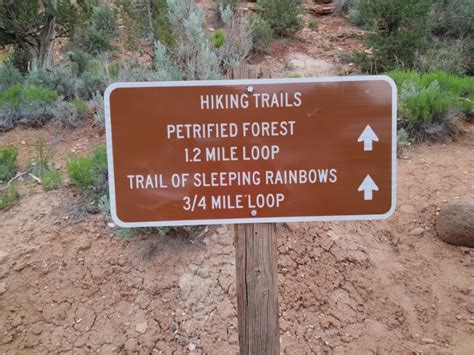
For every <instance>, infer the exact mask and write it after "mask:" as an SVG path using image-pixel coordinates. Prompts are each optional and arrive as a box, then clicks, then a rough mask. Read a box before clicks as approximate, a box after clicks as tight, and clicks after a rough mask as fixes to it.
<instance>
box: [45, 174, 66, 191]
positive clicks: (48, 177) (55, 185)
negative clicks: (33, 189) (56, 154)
mask: <svg viewBox="0 0 474 355" xmlns="http://www.w3.org/2000/svg"><path fill="white" fill-rule="evenodd" d="M40 179H41V186H43V189H44V191H49V190H55V189H59V188H61V187H62V182H61V180H62V173H61V170H49V171H46V172H44V173H43V174H41V176H40Z"/></svg>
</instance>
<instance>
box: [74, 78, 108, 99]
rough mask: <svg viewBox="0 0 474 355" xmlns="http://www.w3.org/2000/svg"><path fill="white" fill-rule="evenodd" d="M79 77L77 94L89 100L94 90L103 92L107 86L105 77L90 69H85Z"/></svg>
mask: <svg viewBox="0 0 474 355" xmlns="http://www.w3.org/2000/svg"><path fill="white" fill-rule="evenodd" d="M80 79H81V80H80V82H79V85H78V87H77V94H78V96H79V97H80V98H82V99H84V100H90V99H91V98H92V97H93V96H94V94H95V93H96V92H98V91H99V92H104V91H105V88H106V87H107V85H106V79H105V78H104V77H103V76H101V75H99V74H97V73H94V72H92V71H85V72H84V73H82V75H81V77H80Z"/></svg>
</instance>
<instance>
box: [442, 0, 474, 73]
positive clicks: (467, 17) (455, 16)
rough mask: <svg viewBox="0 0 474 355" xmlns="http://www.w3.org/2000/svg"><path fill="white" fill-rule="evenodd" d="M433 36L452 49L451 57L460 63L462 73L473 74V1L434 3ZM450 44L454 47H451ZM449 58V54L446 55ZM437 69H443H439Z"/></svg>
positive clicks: (459, 0)
mask: <svg viewBox="0 0 474 355" xmlns="http://www.w3.org/2000/svg"><path fill="white" fill-rule="evenodd" d="M435 9H436V15H437V19H438V21H437V26H436V29H435V34H436V35H437V36H438V37H440V38H441V39H442V40H443V41H444V42H446V43H448V44H450V45H448V46H447V47H448V48H451V47H454V49H455V50H456V51H455V52H454V53H452V54H453V55H455V57H457V61H458V62H460V63H461V65H462V70H463V73H466V74H469V75H473V74H474V21H473V19H474V0H444V1H436V6H435ZM452 43H453V44H454V45H452ZM446 57H447V58H449V54H448V53H447V54H446ZM438 69H444V68H442V67H439V68H438Z"/></svg>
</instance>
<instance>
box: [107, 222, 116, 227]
mask: <svg viewBox="0 0 474 355" xmlns="http://www.w3.org/2000/svg"><path fill="white" fill-rule="evenodd" d="M107 227H109V228H115V223H112V222H110V223H107Z"/></svg>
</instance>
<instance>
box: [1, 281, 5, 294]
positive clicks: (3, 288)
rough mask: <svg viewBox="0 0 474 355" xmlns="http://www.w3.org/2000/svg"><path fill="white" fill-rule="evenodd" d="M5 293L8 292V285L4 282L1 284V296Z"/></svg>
mask: <svg viewBox="0 0 474 355" xmlns="http://www.w3.org/2000/svg"><path fill="white" fill-rule="evenodd" d="M5 292H7V285H6V284H5V281H2V282H0V295H3V294H4V293H5Z"/></svg>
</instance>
